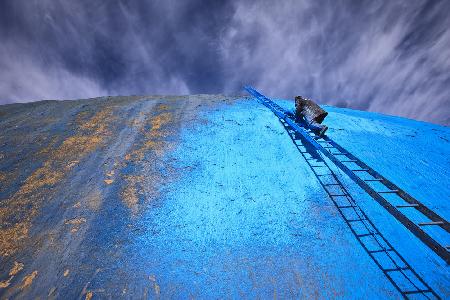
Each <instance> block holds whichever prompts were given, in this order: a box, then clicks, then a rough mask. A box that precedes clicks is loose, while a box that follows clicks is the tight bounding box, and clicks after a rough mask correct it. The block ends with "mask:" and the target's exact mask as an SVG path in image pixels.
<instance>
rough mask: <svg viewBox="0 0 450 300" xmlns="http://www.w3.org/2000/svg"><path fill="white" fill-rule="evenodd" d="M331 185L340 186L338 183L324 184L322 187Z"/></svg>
mask: <svg viewBox="0 0 450 300" xmlns="http://www.w3.org/2000/svg"><path fill="white" fill-rule="evenodd" d="M331 185H341V184H340V183H327V184H324V185H323V186H331Z"/></svg>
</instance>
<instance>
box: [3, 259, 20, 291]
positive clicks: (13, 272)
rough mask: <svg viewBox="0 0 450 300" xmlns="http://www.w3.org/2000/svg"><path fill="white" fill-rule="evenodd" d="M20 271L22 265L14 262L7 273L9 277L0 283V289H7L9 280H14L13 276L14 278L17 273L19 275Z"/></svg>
mask: <svg viewBox="0 0 450 300" xmlns="http://www.w3.org/2000/svg"><path fill="white" fill-rule="evenodd" d="M22 269H23V263H20V262H17V261H15V262H14V265H13V267H12V268H11V270H10V271H9V276H10V277H9V278H8V279H7V280H3V281H0V288H2V289H4V288H7V287H8V286H9V285H10V284H11V280H12V279H13V278H14V276H16V275H17V273H19V272H20V271H21V270H22Z"/></svg>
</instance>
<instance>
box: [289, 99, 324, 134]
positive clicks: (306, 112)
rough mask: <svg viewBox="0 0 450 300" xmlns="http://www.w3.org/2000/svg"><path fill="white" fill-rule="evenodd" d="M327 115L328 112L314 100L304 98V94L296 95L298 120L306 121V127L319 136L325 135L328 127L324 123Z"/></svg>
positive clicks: (299, 121) (296, 116)
mask: <svg viewBox="0 0 450 300" xmlns="http://www.w3.org/2000/svg"><path fill="white" fill-rule="evenodd" d="M327 115H328V112H326V111H325V110H323V109H322V108H321V107H320V106H319V105H317V104H316V103H315V102H314V101H312V100H309V99H306V98H303V97H302V96H297V97H295V119H296V122H297V123H304V124H305V125H306V127H308V128H309V129H311V130H312V131H314V132H315V133H316V134H318V135H319V136H323V135H324V134H325V132H326V131H327V129H328V127H327V126H326V125H322V122H323V120H324V119H325V117H326V116H327Z"/></svg>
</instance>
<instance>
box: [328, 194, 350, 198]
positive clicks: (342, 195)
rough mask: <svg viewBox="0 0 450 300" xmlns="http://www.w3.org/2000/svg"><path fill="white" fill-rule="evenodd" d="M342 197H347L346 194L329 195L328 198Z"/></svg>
mask: <svg viewBox="0 0 450 300" xmlns="http://www.w3.org/2000/svg"><path fill="white" fill-rule="evenodd" d="M344 196H348V194H334V195H333V194H330V197H344Z"/></svg>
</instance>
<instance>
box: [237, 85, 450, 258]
mask: <svg viewBox="0 0 450 300" xmlns="http://www.w3.org/2000/svg"><path fill="white" fill-rule="evenodd" d="M245 89H246V90H247V92H249V93H250V94H251V95H252V96H254V97H256V98H257V99H258V100H259V101H260V102H261V103H262V104H263V105H265V106H266V107H268V108H269V109H270V110H271V111H272V112H273V113H274V114H275V115H276V116H277V117H278V118H279V119H280V120H283V121H284V122H285V123H286V124H288V125H289V126H290V127H291V128H292V130H294V131H295V132H296V133H297V134H299V135H301V136H302V137H303V138H304V139H305V141H307V142H308V143H310V144H311V145H312V146H313V147H314V148H316V149H317V150H319V151H320V152H321V153H323V154H324V155H325V156H326V157H327V158H329V159H330V160H331V161H332V162H333V163H334V164H335V165H336V166H337V167H338V168H339V169H341V170H342V171H343V172H344V173H345V174H347V175H348V176H349V177H350V178H351V179H352V180H353V181H355V182H356V183H357V184H358V185H359V186H360V187H361V188H362V189H363V190H364V191H366V192H367V193H368V194H369V195H370V196H371V197H372V198H373V199H374V200H376V201H377V202H378V203H379V204H380V205H382V206H383V207H384V208H385V209H386V210H387V211H388V212H389V213H390V214H391V215H392V216H394V217H395V218H396V219H397V220H398V221H400V222H401V223H402V224H403V225H404V226H405V227H406V228H407V229H408V230H409V231H410V232H412V233H413V234H414V235H415V236H416V237H418V238H419V239H420V240H421V241H422V242H423V243H424V244H425V245H427V246H428V247H429V248H430V249H432V250H433V251H434V252H435V253H436V254H437V255H438V256H440V257H441V258H442V259H443V260H444V261H445V262H446V263H447V264H450V252H449V251H450V246H448V245H442V244H441V243H440V242H438V241H437V240H436V239H435V238H433V237H432V236H430V234H428V233H427V232H426V231H424V229H423V227H425V226H438V227H440V228H442V229H443V230H444V231H445V232H446V234H449V233H450V224H449V222H448V221H446V220H445V219H444V218H442V217H441V216H439V215H438V214H437V213H435V212H434V211H432V210H431V209H429V208H428V207H426V206H425V205H424V204H422V203H421V202H419V201H418V200H417V199H415V198H414V197H412V196H411V195H409V194H408V193H407V192H405V191H404V190H402V189H401V188H399V187H398V186H397V185H395V184H394V183H392V182H391V181H389V180H388V179H386V178H385V177H384V176H382V175H381V174H379V173H378V172H376V171H375V170H373V169H372V168H370V167H369V166H368V165H366V164H365V163H364V162H362V161H361V160H360V159H358V158H357V157H355V156H354V155H352V154H351V153H350V152H348V151H346V150H345V149H344V148H343V147H341V146H340V145H339V144H338V143H336V142H335V141H333V140H332V139H331V138H329V137H327V136H322V137H320V136H318V135H316V134H315V133H314V132H312V131H311V130H308V129H306V128H305V127H302V126H300V125H299V124H297V123H296V122H295V120H294V118H293V117H292V114H290V113H289V112H288V111H286V110H285V109H283V108H282V107H281V106H279V105H278V104H276V103H275V102H273V101H272V100H270V99H269V98H267V97H266V96H264V95H262V94H261V93H259V92H258V91H256V90H255V89H253V88H252V87H249V86H247V87H245ZM373 183H377V184H378V186H379V187H381V188H383V187H384V190H378V191H377V190H375V187H374V186H373V185H371V184H373ZM387 195H396V196H398V197H399V198H400V199H401V200H402V201H403V202H402V203H396V204H394V203H393V200H392V199H390V198H389V197H388V196H387ZM408 209H413V210H415V211H416V212H418V213H419V214H420V216H421V217H422V218H423V219H424V220H426V221H424V222H420V223H417V224H416V223H415V222H414V221H412V220H411V219H410V218H409V217H408V216H407V215H406V214H405V213H407V211H406V210H408ZM404 212H405V213H404Z"/></svg>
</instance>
